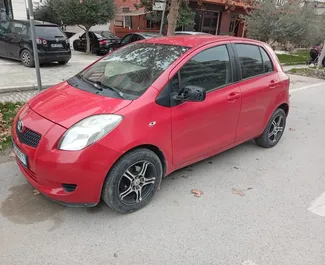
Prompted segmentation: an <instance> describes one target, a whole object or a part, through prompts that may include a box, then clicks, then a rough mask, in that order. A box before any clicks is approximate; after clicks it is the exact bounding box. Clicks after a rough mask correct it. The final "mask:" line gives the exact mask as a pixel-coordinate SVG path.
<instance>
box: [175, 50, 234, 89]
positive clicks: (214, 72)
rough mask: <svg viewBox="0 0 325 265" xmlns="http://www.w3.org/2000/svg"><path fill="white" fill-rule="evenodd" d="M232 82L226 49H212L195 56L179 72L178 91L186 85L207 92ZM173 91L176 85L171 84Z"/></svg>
mask: <svg viewBox="0 0 325 265" xmlns="http://www.w3.org/2000/svg"><path fill="white" fill-rule="evenodd" d="M231 82H232V71H231V65H230V59H229V54H228V50H227V47H226V46H225V45H221V46H217V47H213V48H210V49H207V50H205V51H203V52H200V53H198V54H197V55H195V56H194V57H193V58H192V59H191V60H189V61H188V62H187V63H186V64H185V65H184V66H183V67H182V68H181V70H180V84H181V86H180V89H183V88H184V87H186V86H188V85H193V86H200V87H203V88H205V90H206V91H207V92H208V91H210V90H213V89H216V88H218V87H222V86H224V85H227V84H229V83H231ZM172 86H173V90H174V91H175V86H177V84H175V81H174V83H173V84H172Z"/></svg>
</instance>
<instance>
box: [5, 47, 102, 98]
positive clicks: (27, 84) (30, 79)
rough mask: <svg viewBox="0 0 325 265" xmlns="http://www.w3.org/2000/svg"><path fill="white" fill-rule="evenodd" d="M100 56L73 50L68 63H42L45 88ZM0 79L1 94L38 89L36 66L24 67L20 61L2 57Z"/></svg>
mask: <svg viewBox="0 0 325 265" xmlns="http://www.w3.org/2000/svg"><path fill="white" fill-rule="evenodd" d="M99 58H100V57H98V56H94V55H85V54H84V53H80V52H75V51H72V57H71V60H70V61H69V63H68V64H67V65H58V64H56V63H53V64H46V65H42V66H41V78H42V85H43V88H47V87H49V86H52V85H55V84H58V83H60V82H62V81H63V80H66V79H68V78H70V77H72V76H73V75H75V74H77V73H78V72H80V71H81V70H82V69H84V68H85V67H86V66H88V65H89V64H91V63H92V62H94V61H95V60H97V59H99ZM0 80H1V82H0V94H1V93H8V92H17V91H26V90H27V91H28V90H35V89H37V79H36V72H35V68H27V67H24V66H23V65H22V64H21V63H20V62H18V61H13V60H7V59H3V58H1V59H0Z"/></svg>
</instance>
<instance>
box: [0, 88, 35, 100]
mask: <svg viewBox="0 0 325 265" xmlns="http://www.w3.org/2000/svg"><path fill="white" fill-rule="evenodd" d="M37 93H38V91H37V90H35V91H26V92H14V93H12V92H11V93H0V102H9V101H10V102H18V101H19V102H26V101H28V100H29V99H30V98H32V97H33V96H35V95H36V94H37Z"/></svg>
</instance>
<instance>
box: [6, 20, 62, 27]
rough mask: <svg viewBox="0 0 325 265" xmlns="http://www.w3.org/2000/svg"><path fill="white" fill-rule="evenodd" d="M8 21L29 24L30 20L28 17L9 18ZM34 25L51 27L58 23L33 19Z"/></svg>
mask: <svg viewBox="0 0 325 265" xmlns="http://www.w3.org/2000/svg"><path fill="white" fill-rule="evenodd" d="M9 21H10V22H20V23H23V24H29V23H30V21H29V20H28V19H11V20H9ZM34 22H35V26H51V27H58V26H59V25H57V24H54V23H50V22H46V21H40V20H35V21H34Z"/></svg>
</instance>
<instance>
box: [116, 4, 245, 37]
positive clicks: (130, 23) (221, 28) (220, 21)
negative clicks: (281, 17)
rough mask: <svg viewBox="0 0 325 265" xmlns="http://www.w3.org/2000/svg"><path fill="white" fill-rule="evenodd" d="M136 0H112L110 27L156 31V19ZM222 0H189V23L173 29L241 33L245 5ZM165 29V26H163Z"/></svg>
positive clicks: (122, 32) (120, 33)
mask: <svg viewBox="0 0 325 265" xmlns="http://www.w3.org/2000/svg"><path fill="white" fill-rule="evenodd" d="M139 2H140V1H139V0H115V1H114V3H115V5H116V6H117V8H118V13H117V15H116V17H115V20H114V21H111V27H110V30H111V31H112V32H114V33H115V34H116V35H118V36H120V37H121V36H123V35H125V34H127V33H129V32H136V31H154V32H158V31H159V28H160V24H159V23H160V22H159V21H158V22H155V21H156V20H153V19H152V15H151V14H148V13H146V12H145V10H144V9H143V8H140V9H137V8H136V7H135V5H138V4H139ZM226 2H227V1H225V0H203V1H197V0H190V3H189V5H190V8H191V10H192V14H193V22H194V23H193V24H191V25H188V26H184V27H181V28H177V30H184V31H186V30H187V31H197V32H206V33H210V34H214V35H232V36H239V37H243V36H244V35H245V26H244V22H243V20H242V18H241V15H243V14H245V13H246V10H247V8H249V6H247V5H246V4H244V3H242V2H241V1H232V3H233V4H232V5H231V7H230V6H228V5H227V4H226ZM164 32H166V27H165V28H164Z"/></svg>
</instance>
